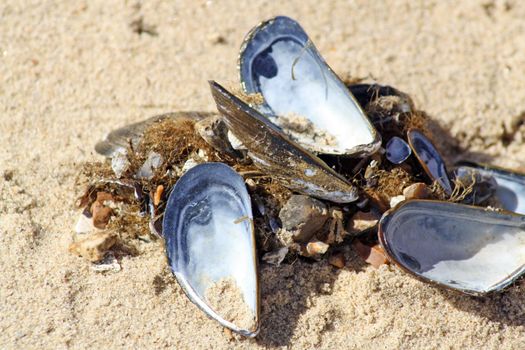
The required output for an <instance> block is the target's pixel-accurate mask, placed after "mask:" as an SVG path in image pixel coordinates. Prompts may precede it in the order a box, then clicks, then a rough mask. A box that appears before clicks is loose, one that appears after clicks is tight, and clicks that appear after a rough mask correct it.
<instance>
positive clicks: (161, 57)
mask: <svg viewBox="0 0 525 350" xmlns="http://www.w3.org/2000/svg"><path fill="white" fill-rule="evenodd" d="M277 14H285V15H289V16H291V17H294V18H296V19H297V20H299V21H300V23H301V24H302V25H303V26H304V28H305V29H306V31H307V32H308V33H309V34H310V35H311V37H312V40H313V42H314V43H315V45H316V46H317V47H318V49H319V50H320V52H321V53H322V54H323V55H324V57H325V58H326V60H327V62H328V63H329V64H330V65H331V66H332V68H334V70H335V71H336V72H337V73H339V74H340V75H341V76H343V77H346V76H347V75H351V76H352V77H353V78H359V77H361V78H366V79H367V80H368V81H374V80H375V81H377V82H380V83H384V84H390V85H393V86H395V87H397V88H398V89H400V90H402V91H405V92H407V93H409V94H410V95H411V96H412V97H413V98H414V100H415V103H416V104H417V107H418V108H419V109H422V110H425V111H426V112H427V113H428V115H429V117H430V118H431V120H432V124H431V130H432V131H433V132H434V133H435V137H434V139H435V140H436V144H437V147H438V148H439V149H440V150H441V151H443V152H444V153H445V155H446V157H447V160H448V161H449V162H450V163H452V162H453V161H455V160H457V159H460V158H468V159H471V160H474V161H483V162H490V163H493V164H497V165H502V166H507V167H514V168H521V169H522V170H523V169H524V165H525V123H524V121H525V78H524V77H525V21H524V20H523V19H524V18H525V5H524V4H523V3H521V2H519V1H491V0H487V1H474V0H466V1H462V2H457V1H418V2H414V1H411V0H406V1H403V0H400V1H389V2H387V3H386V4H385V3H383V2H378V1H318V0H313V1H309V0H308V1H306V0H303V1H293V2H287V3H286V4H284V5H281V2H268V1H247V2H243V3H241V2H239V1H234V0H225V1H220V2H219V1H159V0H152V1H147V2H146V1H145V2H144V3H141V2H136V1H102V0H94V1H66V0H57V1H18V0H6V1H2V2H1V4H0V33H1V34H0V266H2V268H1V273H0V315H1V316H0V348H2V349H21V348H23V349H37V348H38V349H43V348H47V349H62V348H75V349H91V348H103V349H113V348H165V347H169V348H177V349H209V348H214V349H231V348H275V347H276V348H293V349H312V348H316V349H317V348H322V349H338V348H351V349H378V348H384V349H396V348H411V349H421V348H447V349H448V348H457V349H467V348H470V349H473V348H475V349H479V348H489V349H500V348H505V349H512V348H513V349H523V345H524V344H525V285H524V282H518V283H517V284H516V285H515V286H513V287H511V288H509V289H508V291H506V292H505V293H502V294H495V295H492V296H489V297H487V298H484V299H477V298H473V297H467V296H463V295H459V294H456V293H453V292H448V291H441V290H439V289H436V288H434V287H432V286H429V285H427V284H424V283H422V282H419V281H417V280H415V279H413V278H411V277H409V276H407V275H406V274H404V273H402V272H400V271H399V270H398V269H396V268H395V267H392V266H383V267H381V268H380V269H378V270H376V269H374V268H373V267H371V266H367V265H364V264H362V263H361V262H360V261H359V258H358V257H357V256H356V255H355V253H353V252H352V251H351V250H350V249H349V250H348V251H346V253H345V254H346V259H347V261H348V263H347V266H346V267H345V268H344V269H341V270H336V269H335V268H333V267H331V266H330V265H328V264H327V263H318V264H308V263H305V262H302V261H297V262H295V263H294V264H293V265H289V264H283V265H281V266H280V267H271V266H268V265H266V264H262V265H261V288H262V290H261V294H262V295H261V296H262V298H261V300H262V309H261V332H260V334H259V336H258V337H257V338H256V339H254V340H243V339H237V338H235V339H234V340H230V339H229V338H228V337H226V336H225V335H224V333H223V331H222V329H221V327H220V326H219V325H218V324H217V323H216V322H215V321H213V320H210V319H208V318H207V317H206V316H204V315H203V313H202V312H201V311H200V310H199V309H198V308H197V307H196V306H194V305H193V304H192V303H191V302H190V301H188V299H187V298H186V297H185V295H184V293H183V291H182V290H181V288H180V287H179V286H178V285H177V283H176V282H174V278H173V276H172V275H171V273H170V272H169V270H168V267H167V264H166V259H165V257H164V252H163V247H162V245H161V243H160V242H153V243H147V242H142V241H138V242H137V246H138V249H139V251H140V254H139V255H138V256H124V257H122V258H121V259H120V264H121V267H122V269H121V270H120V271H119V272H109V271H108V272H105V273H100V272H96V271H93V270H92V269H91V268H90V266H89V264H90V263H89V262H88V261H87V260H85V259H83V258H80V257H77V256H75V255H73V254H70V253H69V252H68V246H69V245H70V244H71V243H72V241H73V240H72V235H73V227H74V225H75V222H76V219H77V215H78V212H77V211H76V210H75V209H74V207H73V204H74V201H75V198H76V197H77V196H78V195H79V194H80V192H81V191H82V189H80V188H77V187H76V186H75V179H76V175H77V173H78V171H79V164H80V163H82V162H86V161H94V160H100V159H101V158H100V157H99V156H97V155H96V154H95V153H94V151H93V148H94V145H95V143H96V142H97V141H98V140H99V139H100V138H101V137H102V136H103V135H104V134H105V133H107V132H109V131H110V130H111V129H113V128H115V127H118V126H122V125H124V124H126V123H131V122H136V121H139V120H142V119H145V118H147V117H149V116H152V115H155V114H159V113H163V112H169V111H174V110H203V111H213V110H214V102H213V100H212V98H211V96H210V92H209V87H208V83H207V80H209V79H214V80H217V81H219V82H224V83H230V84H231V83H232V82H236V81H237V79H238V77H237V72H236V62H237V61H236V60H237V54H238V49H239V47H240V44H241V41H242V38H243V36H244V35H245V33H247V32H248V30H249V29H250V28H251V27H252V26H254V25H255V24H256V23H258V22H259V21H261V20H263V19H267V18H269V17H271V16H274V15H277ZM504 253H505V252H502V254H504Z"/></svg>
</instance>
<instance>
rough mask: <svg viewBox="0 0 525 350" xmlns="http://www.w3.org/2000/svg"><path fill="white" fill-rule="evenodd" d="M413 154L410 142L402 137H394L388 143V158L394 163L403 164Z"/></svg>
mask: <svg viewBox="0 0 525 350" xmlns="http://www.w3.org/2000/svg"><path fill="white" fill-rule="evenodd" d="M411 154H412V150H411V149H410V146H409V145H408V143H406V142H405V140H403V139H402V138H400V137H397V136H394V137H392V138H391V139H390V140H389V141H388V143H387V144H386V159H388V160H389V161H390V163H393V164H401V163H403V162H404V161H405V160H407V158H408V157H410V155H411Z"/></svg>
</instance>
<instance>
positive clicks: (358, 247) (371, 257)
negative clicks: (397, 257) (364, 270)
mask: <svg viewBox="0 0 525 350" xmlns="http://www.w3.org/2000/svg"><path fill="white" fill-rule="evenodd" d="M352 247H353V248H354V250H355V252H356V253H357V255H359V256H360V257H361V258H362V259H363V260H364V261H366V262H367V263H369V264H370V265H372V266H373V267H375V268H376V269H377V268H379V266H381V265H384V264H388V259H387V257H386V255H385V252H384V251H383V248H381V246H380V245H379V244H376V245H374V246H369V245H367V244H364V243H363V242H361V241H360V240H358V239H355V240H354V241H353V242H352Z"/></svg>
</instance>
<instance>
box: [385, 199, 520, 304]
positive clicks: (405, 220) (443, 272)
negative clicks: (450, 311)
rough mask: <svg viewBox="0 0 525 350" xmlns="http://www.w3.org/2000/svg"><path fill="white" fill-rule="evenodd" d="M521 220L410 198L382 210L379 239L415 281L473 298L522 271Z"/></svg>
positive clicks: (505, 283) (500, 286)
mask: <svg viewBox="0 0 525 350" xmlns="http://www.w3.org/2000/svg"><path fill="white" fill-rule="evenodd" d="M524 226H525V216H522V215H517V214H514V213H510V212H496V211H491V210H487V209H485V208H479V207H474V206H468V205H463V204H456V203H450V202H441V201H429V200H412V201H407V202H405V203H402V204H400V205H399V206H397V208H396V209H394V210H390V211H388V212H386V213H385V214H384V215H383V217H382V219H381V221H380V222H379V241H380V243H381V246H382V247H383V248H384V250H385V252H386V254H387V255H388V258H389V259H390V260H391V261H393V262H394V263H396V264H397V265H398V266H399V267H401V268H402V269H403V270H405V271H406V272H408V273H410V274H412V275H414V276H416V277H417V278H419V279H421V280H423V281H426V282H431V283H435V284H438V285H440V286H443V287H446V288H450V289H454V290H458V291H460V292H463V293H466V294H472V295H483V294H486V293H489V292H492V291H499V290H502V289H503V288H505V287H507V286H508V285H510V284H511V283H512V282H513V281H514V280H516V279H517V278H518V277H519V276H521V275H522V274H523V273H524V272H525V230H524V229H523V228H524Z"/></svg>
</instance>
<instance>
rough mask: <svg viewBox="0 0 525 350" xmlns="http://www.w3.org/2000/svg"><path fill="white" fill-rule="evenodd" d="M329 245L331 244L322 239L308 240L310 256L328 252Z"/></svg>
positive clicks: (307, 247) (307, 248) (307, 246)
mask: <svg viewBox="0 0 525 350" xmlns="http://www.w3.org/2000/svg"><path fill="white" fill-rule="evenodd" d="M329 247H330V246H329V245H328V244H326V243H324V242H321V241H315V242H308V244H307V245H306V252H307V253H308V254H309V255H310V256H315V255H323V254H324V253H326V251H327V250H328V248H329Z"/></svg>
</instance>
